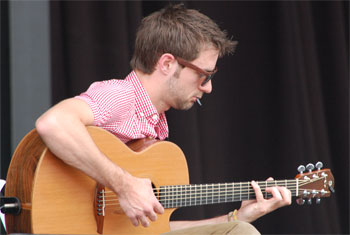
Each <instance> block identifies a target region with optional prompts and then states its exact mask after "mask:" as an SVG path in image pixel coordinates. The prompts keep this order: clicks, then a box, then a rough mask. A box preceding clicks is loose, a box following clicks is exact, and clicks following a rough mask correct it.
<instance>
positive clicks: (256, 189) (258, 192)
mask: <svg viewBox="0 0 350 235" xmlns="http://www.w3.org/2000/svg"><path fill="white" fill-rule="evenodd" d="M251 185H252V187H253V189H254V192H255V197H256V200H257V201H258V202H259V201H262V200H264V196H263V194H262V192H261V189H260V186H259V185H258V184H257V183H256V182H255V181H254V180H253V181H252V182H251Z"/></svg>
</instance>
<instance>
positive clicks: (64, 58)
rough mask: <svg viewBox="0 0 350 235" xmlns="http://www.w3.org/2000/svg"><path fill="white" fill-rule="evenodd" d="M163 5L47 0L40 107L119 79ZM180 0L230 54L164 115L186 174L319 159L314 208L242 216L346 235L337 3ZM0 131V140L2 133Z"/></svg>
mask: <svg viewBox="0 0 350 235" xmlns="http://www.w3.org/2000/svg"><path fill="white" fill-rule="evenodd" d="M167 3H168V2H163V1H156V2H151V1H145V2H139V1H130V2H125V1H106V2H103V1H98V2H97V1H94V2H89V1H74V2H73V1H70V2H69V1H52V2H51V3H50V18H51V19H50V20H51V23H50V31H51V66H52V68H51V69H52V81H51V82H52V100H53V102H52V104H55V103H57V102H59V101H60V100H62V99H65V98H68V97H71V96H74V95H77V94H79V93H81V92H83V91H85V90H86V89H87V88H88V86H89V85H90V84H91V83H92V82H93V81H96V80H106V79H110V78H123V77H125V76H126V75H127V74H128V73H129V72H130V67H129V61H130V59H131V55H132V51H133V43H134V39H135V32H136V29H137V26H138V24H139V22H140V20H141V19H142V17H143V16H146V15H148V14H150V13H151V12H153V11H155V10H158V9H160V8H162V7H163V6H165V5H166V4H167ZM184 3H185V5H186V6H188V7H189V8H195V9H198V10H200V11H201V12H202V13H204V14H206V15H208V16H209V17H210V18H212V19H214V20H215V21H216V22H217V23H218V24H219V26H220V27H221V28H223V29H226V30H227V32H228V34H229V35H232V36H233V39H235V40H238V41H239V45H238V47H237V50H236V52H235V54H234V55H232V56H227V57H225V58H223V59H221V60H219V61H218V68H219V72H218V73H217V75H216V76H215V78H214V80H213V92H212V94H210V95H207V96H205V97H204V98H203V100H202V103H203V107H201V108H198V107H197V106H195V107H194V108H192V109H191V110H190V111H187V112H183V111H174V110H171V111H168V112H167V117H168V123H169V128H170V141H173V142H175V143H176V144H178V145H179V146H180V147H181V148H182V150H183V151H184V153H185V155H186V157H187V161H188V165H189V170H190V177H191V179H190V181H191V183H217V182H232V181H249V180H252V179H255V180H265V179H266V178H268V177H269V176H272V177H274V178H275V179H289V178H294V176H295V175H296V174H297V173H298V172H297V171H296V168H297V167H298V166H299V165H300V164H304V165H305V164H307V163H309V162H311V163H316V162H317V161H322V162H323V163H324V165H325V167H326V168H330V169H331V170H332V172H333V175H334V177H335V181H336V185H335V189H336V193H335V194H333V195H332V196H331V197H330V198H326V199H323V200H321V204H320V205H316V204H315V203H313V204H312V205H304V206H299V205H297V204H296V203H295V200H294V199H293V204H292V205H291V206H289V207H284V208H281V209H279V210H276V211H275V212H273V213H271V214H268V215H266V216H264V217H262V218H260V219H258V220H257V221H256V222H254V223H253V224H254V225H255V226H256V227H257V229H258V230H259V231H260V232H261V233H264V234H348V233H349V149H348V143H349V135H348V133H349V119H348V118H349V96H348V89H349V83H348V80H349V4H348V2H345V1H333V2H327V1H322V2H316V1H315V2H314V1H280V2H278V1H273V2H266V1H265V2H261V1H259V2H252V1H247V2H239V1H187V2H184ZM1 9H2V12H1V13H2V14H6V13H7V12H6V11H4V12H3V8H1ZM2 17H4V15H3V16H2ZM2 19H3V18H2ZM4 32H6V27H2V37H1V38H2V44H1V49H2V53H1V56H2V61H3V58H5V59H6V57H8V52H7V51H6V37H4V36H3V33H4ZM3 42H4V45H3ZM1 66H8V65H6V64H3V63H2V65H1ZM5 68H6V67H2V69H1V72H2V78H3V77H5V78H6V77H7V76H6V75H8V70H6V69H5ZM8 83H9V82H8V80H6V79H1V87H0V88H1V94H2V98H1V102H2V105H1V117H2V120H1V121H2V122H1V125H2V126H3V125H6V123H9V122H10V117H9V116H8V115H6V112H5V111H6V110H8V106H7V104H8V102H9V101H8V98H7V97H6V94H8V92H6V90H8V89H7V88H8V86H9V85H8ZM1 130H2V132H1V136H2V137H6V136H7V135H8V134H9V131H8V128H2V129H1ZM1 140H2V141H1V142H2V143H1V144H2V146H3V147H2V148H1V149H2V158H1V162H2V167H3V166H4V164H5V168H6V164H7V165H8V162H9V159H10V154H9V153H10V150H9V147H8V148H6V146H8V143H7V142H6V138H2V139H1ZM239 206H240V203H229V204H220V205H215V206H202V207H192V208H185V209H178V210H177V211H176V212H175V213H174V215H173V218H174V219H201V218H208V217H212V216H216V215H221V214H224V213H227V212H229V211H231V210H233V209H235V208H239Z"/></svg>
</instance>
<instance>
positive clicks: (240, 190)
mask: <svg viewBox="0 0 350 235" xmlns="http://www.w3.org/2000/svg"><path fill="white" fill-rule="evenodd" d="M239 200H240V201H242V182H240V183H239Z"/></svg>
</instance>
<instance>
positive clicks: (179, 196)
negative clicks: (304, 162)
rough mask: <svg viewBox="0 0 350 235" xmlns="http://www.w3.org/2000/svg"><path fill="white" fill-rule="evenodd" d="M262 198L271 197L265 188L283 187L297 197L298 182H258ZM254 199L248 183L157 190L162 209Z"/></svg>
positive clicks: (179, 186)
mask: <svg viewBox="0 0 350 235" xmlns="http://www.w3.org/2000/svg"><path fill="white" fill-rule="evenodd" d="M257 183H258V185H259V186H260V188H261V191H262V193H263V195H264V198H271V197H272V195H271V194H270V193H267V192H266V190H265V189H266V188H268V187H274V186H283V187H286V188H288V189H289V190H290V191H291V192H292V196H297V195H298V188H299V185H298V180H295V179H292V180H271V181H258V182H257ZM249 199H255V192H254V190H253V188H252V186H251V183H250V182H239V183H219V184H197V185H171V186H162V187H161V188H160V189H159V201H160V203H161V204H162V205H163V207H164V208H178V207H187V206H199V205H209V204H217V203H225V202H236V201H242V200H249Z"/></svg>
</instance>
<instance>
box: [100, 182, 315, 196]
mask: <svg viewBox="0 0 350 235" xmlns="http://www.w3.org/2000/svg"><path fill="white" fill-rule="evenodd" d="M316 180H318V179H316ZM308 183H310V182H304V183H303V182H302V181H301V180H300V181H299V187H300V186H304V185H305V184H308ZM296 184H297V183H296V182H295V181H293V184H292V186H294V188H296ZM207 186H209V187H210V185H204V188H203V185H180V186H166V187H161V188H154V189H153V190H154V192H155V193H158V192H159V194H161V195H162V196H167V195H168V194H169V195H171V196H175V195H176V194H174V192H180V193H181V194H183V192H184V191H185V192H190V193H192V192H193V191H196V190H201V192H204V191H206V192H207V191H212V192H215V191H217V192H221V191H227V192H230V193H231V192H234V191H231V190H232V189H234V190H236V191H239V192H243V193H244V192H245V190H246V189H249V190H248V192H249V191H251V192H254V191H253V189H252V187H251V186H250V183H249V182H248V183H242V184H241V185H234V186H230V185H227V186H228V187H227V186H225V187H224V188H223V187H216V188H207ZM259 186H260V185H259ZM265 186H267V187H273V186H286V185H285V182H283V184H280V185H276V184H275V183H274V184H272V183H271V184H267V185H266V184H265V183H264V184H263V185H261V186H260V187H262V188H263V187H265ZM288 188H289V189H291V190H292V189H294V188H293V187H288ZM263 189H264V188H263ZM170 190H172V191H170ZM104 193H105V197H109V195H107V194H114V192H113V191H105V192H104Z"/></svg>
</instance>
